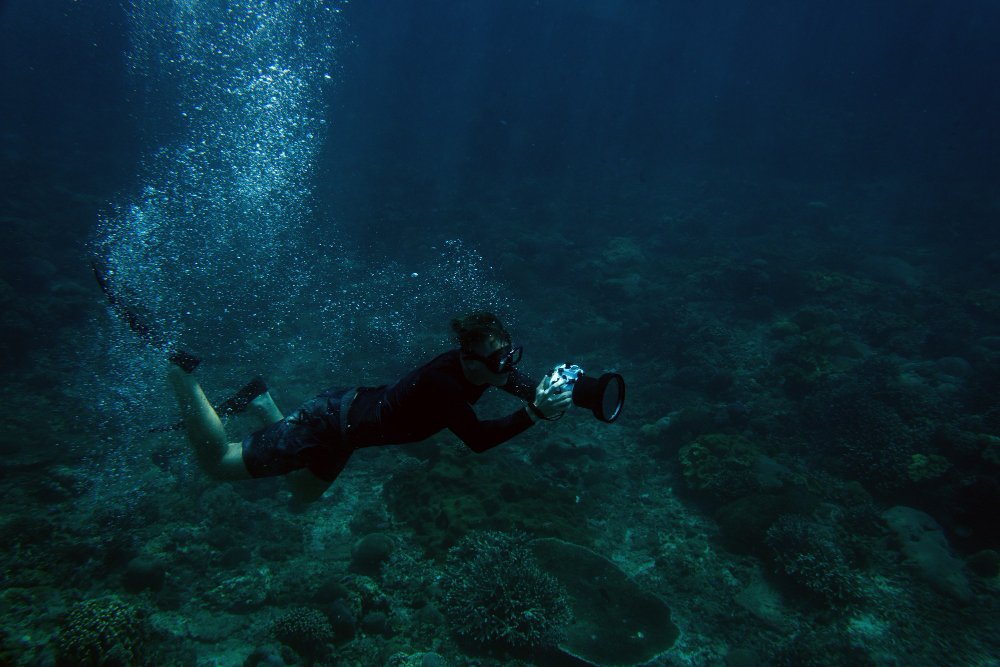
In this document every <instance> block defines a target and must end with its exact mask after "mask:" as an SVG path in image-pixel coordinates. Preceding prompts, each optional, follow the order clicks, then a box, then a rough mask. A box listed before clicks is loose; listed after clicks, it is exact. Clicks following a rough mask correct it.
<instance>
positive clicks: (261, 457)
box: [243, 350, 535, 481]
mask: <svg viewBox="0 0 1000 667" xmlns="http://www.w3.org/2000/svg"><path fill="white" fill-rule="evenodd" d="M488 387H489V385H482V386H477V385H474V384H472V383H471V382H469V381H468V380H467V379H466V378H465V374H464V373H463V372H462V362H461V357H460V353H459V351H458V350H452V351H450V352H445V353H444V354H442V355H439V356H437V357H435V358H434V359H432V360H431V361H429V362H427V363H426V364H424V365H423V366H421V367H420V368H417V369H416V370H414V371H412V372H410V373H409V374H407V375H406V376H404V377H403V378H402V379H400V380H399V381H398V382H396V383H395V384H392V385H382V386H380V387H360V388H357V389H353V388H352V389H345V388H338V389H330V390H327V391H324V392H323V393H322V394H320V395H319V396H317V397H316V398H314V399H312V400H310V401H309V402H307V403H306V404H305V405H303V406H302V407H300V408H299V409H298V410H296V411H295V412H293V413H292V414H290V415H288V416H287V417H286V418H285V419H283V420H281V421H280V422H277V423H275V424H272V425H271V426H268V427H266V428H264V429H261V430H260V431H257V432H256V433H253V434H252V435H250V436H248V437H247V438H246V440H244V441H243V461H244V464H245V465H246V467H247V470H249V471H250V474H251V475H252V476H254V477H266V476H270V475H282V474H285V473H287V472H290V471H292V470H297V469H300V468H308V469H309V470H310V471H311V472H312V473H313V474H314V475H316V476H317V477H319V478H321V479H325V480H329V481H332V480H333V479H335V478H336V477H337V475H338V474H339V473H340V471H341V470H343V468H344V465H345V464H346V463H347V460H348V458H350V455H351V453H352V452H353V451H354V450H355V449H360V448H363V447H375V446H380V445H395V444H402V443H408V442H419V441H421V440H424V439H426V438H428V437H430V436H432V435H434V434H435V433H437V432H439V431H441V430H443V429H446V428H447V429H449V430H450V431H452V432H453V433H455V435H457V436H458V437H459V438H460V439H461V440H462V442H464V443H465V444H466V445H467V446H468V447H469V448H470V449H472V450H473V451H476V452H484V451H486V450H488V449H490V448H492V447H495V446H496V445H499V444H500V443H502V442H505V441H507V440H509V439H511V438H513V437H514V436H515V435H517V434H518V433H521V432H523V431H524V430H525V429H527V428H528V427H529V426H531V425H532V423H534V422H533V420H532V419H531V417H530V416H529V415H528V413H527V411H526V410H525V409H524V408H521V409H520V410H518V411H516V412H514V413H512V414H510V415H508V416H507V417H503V418H501V419H490V420H483V421H480V420H479V418H478V417H476V413H475V412H474V411H473V409H472V405H473V404H474V403H475V402H476V401H478V400H479V398H480V397H481V396H482V395H483V392H485V391H486V389H487V388H488ZM503 389H504V391H507V392H509V393H511V394H514V395H515V396H518V397H519V398H522V399H524V400H526V401H531V400H532V399H533V398H534V392H535V383H534V382H532V381H531V380H530V379H529V378H527V377H526V376H524V375H521V374H520V373H518V371H517V370H514V371H512V372H511V374H510V377H509V379H508V381H507V384H506V385H504V387H503ZM345 409H346V410H347V413H346V416H345V415H344V410H345Z"/></svg>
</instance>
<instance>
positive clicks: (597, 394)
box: [549, 364, 625, 424]
mask: <svg viewBox="0 0 1000 667" xmlns="http://www.w3.org/2000/svg"><path fill="white" fill-rule="evenodd" d="M549 379H550V381H551V383H552V386H553V387H556V388H557V389H558V391H560V392H563V391H571V392H573V394H572V396H573V404H574V405H579V406H580V407H582V408H587V409H588V410H590V411H591V412H593V413H594V416H595V417H597V419H599V420H601V421H602V422H605V423H608V424H610V423H611V422H613V421H615V420H616V419H618V417H619V415H621V412H622V407H623V406H624V405H625V379H624V378H623V377H622V376H621V375H619V374H618V373H604V374H603V375H601V376H600V377H599V378H593V377H590V376H589V375H587V374H586V372H585V371H584V370H583V369H582V368H580V367H579V366H577V365H576V364H559V365H558V366H556V367H555V368H553V369H552V374H551V375H550V376H549Z"/></svg>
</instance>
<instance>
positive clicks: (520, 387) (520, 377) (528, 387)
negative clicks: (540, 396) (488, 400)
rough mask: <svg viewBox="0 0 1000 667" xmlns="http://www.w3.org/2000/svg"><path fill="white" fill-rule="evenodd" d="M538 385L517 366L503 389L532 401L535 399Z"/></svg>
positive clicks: (528, 401) (522, 398)
mask: <svg viewBox="0 0 1000 667" xmlns="http://www.w3.org/2000/svg"><path fill="white" fill-rule="evenodd" d="M537 387H538V383H537V382H535V381H534V380H532V379H531V378H530V377H528V376H527V375H525V374H524V373H522V372H521V371H519V370H517V369H516V368H515V369H513V370H512V371H511V372H510V377H508V378H507V384H505V385H504V386H503V387H501V389H503V390H504V391H505V392H507V393H508V394H513V395H514V396H517V397H518V398H520V399H521V400H522V401H525V402H527V403H531V402H533V401H534V400H535V389H536V388H537Z"/></svg>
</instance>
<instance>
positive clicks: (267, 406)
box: [249, 391, 284, 428]
mask: <svg viewBox="0 0 1000 667" xmlns="http://www.w3.org/2000/svg"><path fill="white" fill-rule="evenodd" d="M249 409H250V412H251V413H252V414H253V416H254V418H255V419H256V420H257V421H258V422H259V423H260V426H261V428H264V427H265V426H270V425H271V424H274V423H276V422H280V421H281V420H282V419H284V415H282V414H281V410H279V409H278V406H277V405H275V403H274V399H273V398H271V392H269V391H265V392H264V393H263V394H261V395H260V396H258V397H256V398H255V399H253V400H252V401H250V405H249Z"/></svg>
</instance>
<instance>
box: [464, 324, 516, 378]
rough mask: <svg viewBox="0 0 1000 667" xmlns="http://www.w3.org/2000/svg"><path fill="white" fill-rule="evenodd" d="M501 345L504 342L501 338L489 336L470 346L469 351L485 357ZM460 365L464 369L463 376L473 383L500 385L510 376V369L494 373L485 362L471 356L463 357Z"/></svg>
mask: <svg viewBox="0 0 1000 667" xmlns="http://www.w3.org/2000/svg"><path fill="white" fill-rule="evenodd" d="M503 346H504V343H503V341H502V340H500V339H499V338H497V337H496V336H490V337H489V338H488V339H486V340H484V341H483V342H481V343H479V344H478V345H474V346H472V348H471V349H470V350H469V351H470V352H472V353H473V354H475V355H476V356H479V357H484V358H486V357H489V356H490V355H491V354H493V353H494V352H496V351H497V350H499V349H500V348H502V347H503ZM462 367H463V369H464V370H465V377H466V378H468V379H469V381H470V382H472V383H473V384H489V385H493V386H494V387H502V386H504V385H505V384H507V379H508V378H509V377H510V370H507V371H504V372H503V373H494V372H493V371H491V370H490V369H489V368H487V366H486V364H485V363H483V362H482V361H480V360H479V359H475V358H471V357H463V359H462Z"/></svg>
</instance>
